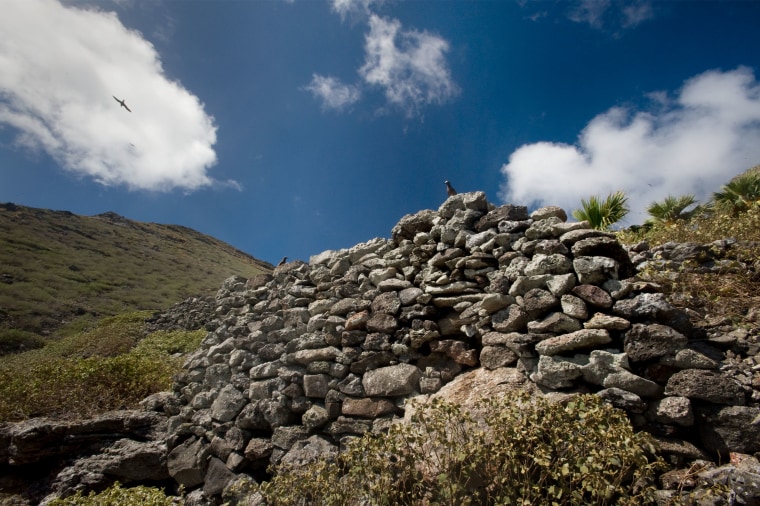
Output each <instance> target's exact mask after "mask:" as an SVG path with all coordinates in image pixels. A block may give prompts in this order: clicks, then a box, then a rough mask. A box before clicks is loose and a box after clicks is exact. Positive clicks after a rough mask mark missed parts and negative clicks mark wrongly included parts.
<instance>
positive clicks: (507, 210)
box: [475, 204, 529, 232]
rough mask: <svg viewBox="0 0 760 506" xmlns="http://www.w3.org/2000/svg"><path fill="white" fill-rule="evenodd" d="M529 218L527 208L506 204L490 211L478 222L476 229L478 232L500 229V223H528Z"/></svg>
mask: <svg viewBox="0 0 760 506" xmlns="http://www.w3.org/2000/svg"><path fill="white" fill-rule="evenodd" d="M528 218H529V216H528V208H527V207H525V206H515V205H512V204H506V205H503V206H501V207H497V208H496V209H493V210H491V211H488V212H487V213H486V214H485V215H484V216H483V217H481V218H480V219H479V220H478V222H477V223H476V224H475V228H476V230H477V231H478V232H482V231H484V230H488V229H490V228H494V227H498V225H499V222H501V221H505V220H507V221H526V220H528Z"/></svg>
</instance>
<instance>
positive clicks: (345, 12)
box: [330, 0, 384, 20]
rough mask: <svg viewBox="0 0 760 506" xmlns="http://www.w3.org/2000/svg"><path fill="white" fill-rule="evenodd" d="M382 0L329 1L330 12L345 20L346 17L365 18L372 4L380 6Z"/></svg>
mask: <svg viewBox="0 0 760 506" xmlns="http://www.w3.org/2000/svg"><path fill="white" fill-rule="evenodd" d="M383 1H384V0H331V1H330V3H331V4H332V10H333V11H334V12H336V13H338V14H339V15H340V19H342V20H345V19H346V17H347V16H362V17H366V16H368V15H369V14H370V6H371V5H372V4H381V3H383Z"/></svg>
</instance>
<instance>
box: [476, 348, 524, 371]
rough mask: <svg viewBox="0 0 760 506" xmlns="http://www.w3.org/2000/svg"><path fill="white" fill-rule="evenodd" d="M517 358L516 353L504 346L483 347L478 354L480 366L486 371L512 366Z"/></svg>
mask: <svg viewBox="0 0 760 506" xmlns="http://www.w3.org/2000/svg"><path fill="white" fill-rule="evenodd" d="M518 358H519V356H518V355H517V353H515V352H514V351H512V350H510V349H509V348H507V347H506V346H483V349H482V350H481V352H480V365H481V366H482V367H485V368H486V369H498V368H499V367H507V366H510V365H512V364H514V363H515V362H517V359H518Z"/></svg>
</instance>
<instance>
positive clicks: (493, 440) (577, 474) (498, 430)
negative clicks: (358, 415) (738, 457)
mask: <svg viewBox="0 0 760 506" xmlns="http://www.w3.org/2000/svg"><path fill="white" fill-rule="evenodd" d="M411 421H412V423H411V424H395V425H392V426H391V427H390V429H389V431H388V432H387V433H386V434H374V433H370V434H367V435H365V436H364V437H362V438H357V439H356V440H355V441H353V442H352V443H351V444H350V445H349V446H348V449H347V451H346V452H344V453H341V454H340V455H339V456H338V457H337V458H335V459H333V460H324V459H323V460H318V461H316V462H314V463H312V464H308V465H305V466H300V467H295V466H285V465H283V466H279V467H277V468H274V469H273V470H272V471H273V472H274V476H273V478H272V479H271V480H270V481H269V482H265V483H262V484H261V485H259V487H258V492H259V493H261V494H262V495H263V496H264V498H265V499H266V501H267V504H269V505H270V506H279V505H302V504H316V505H336V506H337V505H346V504H351V505H355V504H372V505H392V504H410V505H411V504H442V505H465V504H519V505H532V504H547V505H567V504H645V503H651V502H653V493H654V485H653V483H652V482H653V478H654V476H655V473H656V472H657V471H658V470H660V469H661V468H662V467H663V466H664V464H663V461H662V460H661V459H660V458H659V457H657V456H656V447H655V445H654V442H653V440H652V439H651V437H650V436H648V435H647V434H645V433H634V431H633V428H632V427H631V425H630V423H629V421H628V419H627V417H626V415H625V413H624V412H623V411H620V410H617V409H615V408H612V407H610V406H608V405H606V404H604V403H603V401H601V399H599V398H598V397H596V396H593V395H582V396H577V397H574V398H572V400H570V401H569V402H567V403H564V404H560V403H552V402H550V401H547V400H545V399H541V398H536V399H533V398H530V397H529V396H528V395H527V394H522V395H520V396H518V397H517V398H515V399H485V400H482V401H481V402H480V403H479V404H478V405H476V407H475V408H474V409H473V411H472V412H466V411H463V410H462V409H461V408H460V407H458V406H457V405H455V404H451V403H448V402H445V401H441V400H436V401H433V402H432V403H430V404H428V405H423V406H422V407H420V409H419V410H418V411H417V412H416V413H415V414H414V415H413V416H412V420H411Z"/></svg>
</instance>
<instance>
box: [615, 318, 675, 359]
mask: <svg viewBox="0 0 760 506" xmlns="http://www.w3.org/2000/svg"><path fill="white" fill-rule="evenodd" d="M687 342H688V340H687V339H686V336H684V335H683V334H681V333H680V332H677V331H676V330H675V329H672V328H671V327H668V326H666V325H660V324H652V325H644V324H641V323H637V324H635V325H633V327H631V329H630V330H628V331H627V332H626V333H625V343H624V346H625V352H626V353H627V354H628V358H629V359H630V360H631V361H632V362H642V361H645V360H650V359H653V358H659V357H663V356H667V355H673V356H675V354H676V353H677V352H679V351H680V350H681V349H683V348H684V347H685V346H686V343H687Z"/></svg>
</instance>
